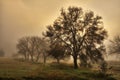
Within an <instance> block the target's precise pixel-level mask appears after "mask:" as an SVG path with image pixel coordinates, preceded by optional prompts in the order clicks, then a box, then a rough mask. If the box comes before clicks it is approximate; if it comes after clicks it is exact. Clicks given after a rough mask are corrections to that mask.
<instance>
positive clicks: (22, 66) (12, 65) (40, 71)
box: [0, 58, 119, 80]
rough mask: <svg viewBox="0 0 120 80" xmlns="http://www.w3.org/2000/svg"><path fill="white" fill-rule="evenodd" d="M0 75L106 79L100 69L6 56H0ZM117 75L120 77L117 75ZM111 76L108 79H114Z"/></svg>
mask: <svg viewBox="0 0 120 80" xmlns="http://www.w3.org/2000/svg"><path fill="white" fill-rule="evenodd" d="M117 75H118V74H117ZM0 77H2V78H7V79H6V80H8V78H13V79H15V80H105V79H104V78H103V77H102V75H101V74H99V72H98V71H93V70H91V69H89V68H79V69H74V68H73V66H72V65H71V64H64V63H61V64H56V63H51V64H50V63H49V64H45V65H44V64H41V63H36V64H35V63H30V62H22V61H17V60H13V59H5V58H0ZM115 77H117V78H118V76H116V75H115ZM109 78H110V79H108V80H114V79H112V78H111V77H109ZM0 80H1V79H0ZM118 80H119V78H118Z"/></svg>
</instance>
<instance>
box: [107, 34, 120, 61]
mask: <svg viewBox="0 0 120 80" xmlns="http://www.w3.org/2000/svg"><path fill="white" fill-rule="evenodd" d="M110 42H111V43H110V45H109V54H118V55H120V36H119V35H117V36H115V37H114V39H113V40H110ZM118 55H117V57H118ZM119 59H120V57H119Z"/></svg>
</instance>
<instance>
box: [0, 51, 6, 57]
mask: <svg viewBox="0 0 120 80" xmlns="http://www.w3.org/2000/svg"><path fill="white" fill-rule="evenodd" d="M4 56H5V52H4V51H3V50H2V49H1V50H0V57H4Z"/></svg>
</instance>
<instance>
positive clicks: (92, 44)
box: [46, 7, 107, 69]
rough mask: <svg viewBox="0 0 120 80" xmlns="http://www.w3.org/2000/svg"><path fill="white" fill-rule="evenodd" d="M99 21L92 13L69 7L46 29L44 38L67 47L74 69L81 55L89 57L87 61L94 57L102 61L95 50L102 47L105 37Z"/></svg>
mask: <svg viewBox="0 0 120 80" xmlns="http://www.w3.org/2000/svg"><path fill="white" fill-rule="evenodd" d="M101 19H102V17H101V16H95V15H94V13H93V12H92V11H86V12H83V10H82V8H79V7H69V8H68V9H67V11H66V10H64V9H62V10H61V14H60V16H59V17H58V18H57V19H56V20H55V21H54V23H53V25H50V26H48V27H47V31H46V36H47V37H49V39H50V40H51V42H55V41H56V40H58V39H59V41H61V42H63V43H64V44H65V46H67V48H68V49H69V51H70V52H71V53H70V54H71V55H72V57H73V62H74V68H75V69H76V68H78V64H77V59H78V57H79V56H81V55H84V56H87V57H88V56H89V60H91V59H93V58H95V57H96V56H99V58H98V57H96V59H103V58H102V53H101V51H100V50H98V48H97V46H98V47H99V46H101V45H103V41H104V39H105V38H106V37H107V32H106V30H105V29H104V27H103V22H102V21H101ZM94 53H95V54H94ZM82 58H83V57H80V59H82ZM86 59H87V58H86ZM82 60H83V59H82Z"/></svg>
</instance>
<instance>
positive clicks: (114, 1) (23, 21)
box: [0, 0, 120, 55]
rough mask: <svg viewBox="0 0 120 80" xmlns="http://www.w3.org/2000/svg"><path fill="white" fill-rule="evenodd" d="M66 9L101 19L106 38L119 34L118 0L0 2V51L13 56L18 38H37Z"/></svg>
mask: <svg viewBox="0 0 120 80" xmlns="http://www.w3.org/2000/svg"><path fill="white" fill-rule="evenodd" d="M68 6H78V7H82V8H83V10H92V11H94V12H95V14H97V15H100V16H102V17H103V22H104V26H105V28H106V29H107V30H108V32H109V38H111V37H112V36H114V35H116V34H120V32H119V29H120V28H119V27H120V22H119V21H120V9H119V8H120V0H0V48H2V49H4V50H5V52H6V54H8V55H10V54H11V53H15V52H16V50H15V49H16V42H17V40H18V39H19V38H20V37H22V36H27V35H38V36H39V35H41V32H43V31H44V30H45V28H46V25H49V24H52V22H53V21H54V20H55V19H56V17H57V16H59V13H60V9H61V8H62V7H65V8H67V7H68Z"/></svg>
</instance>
